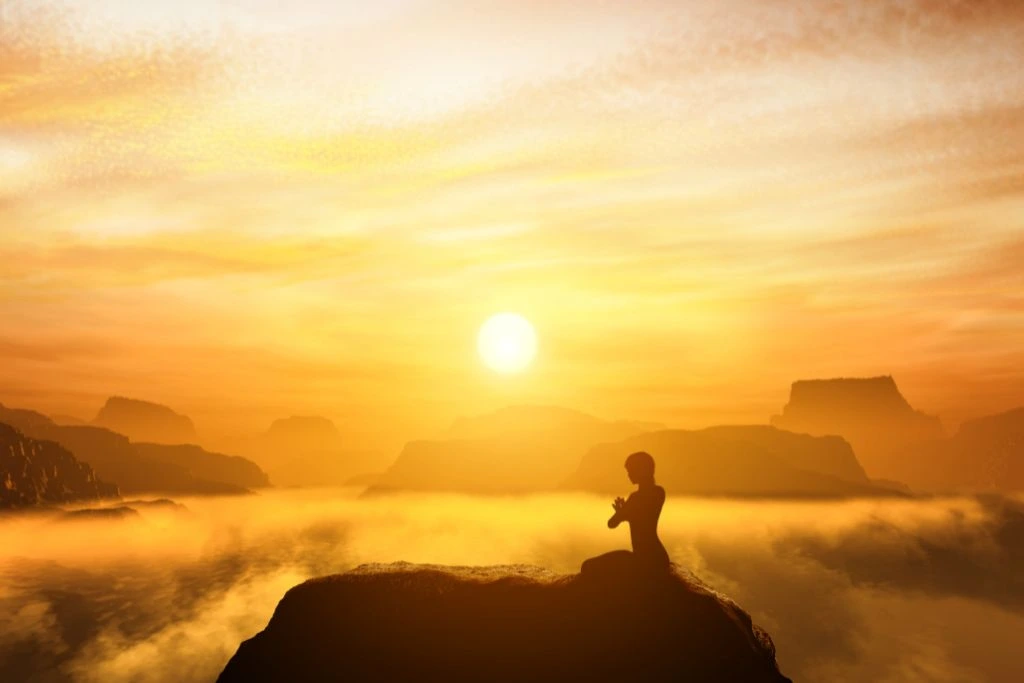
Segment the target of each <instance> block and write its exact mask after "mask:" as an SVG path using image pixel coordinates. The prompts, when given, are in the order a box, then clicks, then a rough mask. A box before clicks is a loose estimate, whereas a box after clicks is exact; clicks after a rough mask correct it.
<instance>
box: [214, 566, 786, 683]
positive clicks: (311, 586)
mask: <svg viewBox="0 0 1024 683" xmlns="http://www.w3.org/2000/svg"><path fill="white" fill-rule="evenodd" d="M218 680H219V681H221V682H222V683H232V682H234V681H253V680H261V681H324V680H336V681H446V682H448V683H458V682H460V681H466V682H469V681H473V682H476V681H491V682H505V681H508V682H509V683H511V682H512V681H516V682H520V681H535V682H537V683H544V682H547V681H551V682H555V681H557V682H559V683H562V682H564V681H632V682H646V681H652V682H653V681H658V682H661V681H694V682H704V683H717V682H719V681H721V682H726V681H728V682H729V683H734V682H737V681H745V682H750V683H757V682H764V683H782V682H784V681H788V680H789V679H787V678H786V677H785V676H783V675H782V674H781V673H780V672H779V669H778V666H777V664H776V661H775V651H774V647H773V645H772V642H771V639H770V638H769V637H768V635H767V634H766V633H765V632H764V631H762V630H761V629H759V628H757V627H756V626H754V625H753V624H752V622H751V619H750V617H749V615H747V613H746V612H744V611H743V610H741V609H740V608H739V607H738V606H737V605H736V604H735V603H733V602H732V601H730V600H729V599H728V598H725V597H723V596H722V595H720V594H718V593H716V592H714V591H713V590H711V589H709V588H708V587H707V586H705V585H703V584H702V583H700V582H699V581H698V580H697V579H695V578H694V577H692V576H689V575H687V574H685V573H683V572H680V571H675V572H673V573H671V574H664V575H661V576H659V577H639V576H636V577H628V576H625V577H616V578H614V579H613V578H611V577H603V576H601V575H593V576H592V575H570V576H560V575H555V574H552V573H550V572H546V571H544V570H541V569H538V568H531V567H519V566H517V567H477V568H468V567H463V568H457V567H436V566H417V565H409V564H397V565H385V566H380V565H370V566H364V567H360V568H358V569H356V570H354V571H352V572H349V573H347V574H340V575H337V576H330V577H325V578H322V579H315V580H312V581H307V582H306V583H303V584H301V585H299V586H297V587H295V588H293V589H292V590H290V591H288V593H287V594H286V595H285V597H284V599H282V600H281V602H280V603H279V604H278V606H277V609H276V610H275V612H274V615H273V617H272V618H271V620H270V623H269V624H268V625H267V627H266V629H264V630H263V631H262V632H261V633H259V634H257V635H256V636H255V637H253V638H252V639H250V640H247V641H245V642H244V643H242V645H241V646H240V647H239V649H238V652H237V653H236V654H235V655H234V657H232V659H231V661H230V662H229V663H228V665H227V667H226V668H225V669H224V671H223V672H222V673H221V675H220V678H219V679H218Z"/></svg>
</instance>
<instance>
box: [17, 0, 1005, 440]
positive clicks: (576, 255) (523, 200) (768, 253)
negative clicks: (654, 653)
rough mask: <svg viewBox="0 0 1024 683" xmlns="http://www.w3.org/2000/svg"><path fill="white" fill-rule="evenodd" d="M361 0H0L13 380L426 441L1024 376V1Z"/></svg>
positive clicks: (251, 420) (963, 406)
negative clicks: (549, 414) (822, 385)
mask: <svg viewBox="0 0 1024 683" xmlns="http://www.w3.org/2000/svg"><path fill="white" fill-rule="evenodd" d="M366 4H367V3H351V6H350V7H348V6H345V3H328V2H322V3H311V2H294V3H287V10H284V9H280V8H279V6H282V7H283V4H282V3H276V2H270V1H269V0H231V1H230V2H227V1H224V2H208V1H200V0H187V1H183V0H175V2H166V3H163V5H162V6H161V3H158V2H150V1H148V0H147V2H145V3H139V2H127V0H125V1H123V2H120V1H114V0H102V1H97V0H90V1H89V2H86V1H85V0H81V1H80V2H70V3H61V4H59V5H53V4H47V3H39V2H26V1H24V0H22V1H19V0H13V1H12V0H6V2H2V4H0V6H2V8H3V9H2V12H3V13H2V15H0V17H2V19H0V22H2V23H0V237H2V241H0V320H2V321H3V324H2V326H0V401H2V402H4V403H6V404H9V405H16V406H25V407H35V408H39V409H43V410H48V411H52V412H64V413H71V414H75V415H79V416H83V417H91V416H92V415H93V414H94V413H95V411H96V410H97V409H98V407H99V405H100V404H101V403H102V400H103V399H104V398H105V397H106V396H108V395H110V394H126V395H131V396H137V397H141V398H149V399H153V400H157V401H161V402H165V403H167V404H169V405H172V406H173V407H175V408H176V409H178V410H181V411H183V412H186V413H188V414H189V415H191V416H192V417H193V418H195V420H196V422H197V424H198V426H199V428H200V430H201V431H203V432H204V433H209V434H213V433H230V432H240V431H246V430H250V429H263V428H265V427H266V426H267V425H268V424H269V422H270V420H271V419H273V418H275V417H280V416H284V415H290V414H293V413H316V414H323V415H327V416H329V417H332V418H334V419H335V420H336V421H337V422H338V423H339V425H340V426H341V427H342V428H343V429H344V430H346V432H347V433H351V434H353V435H356V434H362V435H370V436H376V435H380V434H383V433H390V434H394V435H397V436H394V437H393V438H394V439H395V440H396V441H398V442H400V441H402V440H404V439H405V438H409V437H412V436H421V435H426V434H429V433H430V432H432V431H434V430H436V429H437V428H439V427H441V426H444V425H446V424H447V423H448V422H449V421H450V420H451V419H452V418H454V417H455V416H457V415H459V414H464V413H473V412H479V411H480V410H483V409H488V408H493V407H497V406H499V405H503V404H506V403H522V402H540V403H553V404H561V405H568V406H573V407H578V408H581V409H584V410H589V411H592V412H595V413H598V414H601V415H604V416H608V417H631V418H638V419H653V420H660V421H663V422H666V423H669V424H677V425H700V424H706V423H711V422H718V421H724V422H736V421H759V422H761V421H765V420H766V419H767V417H768V415H769V414H770V413H771V412H773V411H776V410H778V409H779V408H781V405H782V403H783V402H784V401H785V398H786V394H787V391H788V385H789V383H790V382H791V381H792V380H794V379H798V378H810V377H825V376H839V375H874V374H893V375H895V376H896V379H897V381H898V382H899V384H900V385H901V387H902V388H903V390H904V393H905V394H906V395H907V396H908V398H909V399H910V400H911V401H912V402H913V403H914V404H915V405H916V406H918V407H920V408H923V409H926V410H929V411H933V412H939V413H941V414H943V415H944V416H945V417H948V418H951V419H953V420H955V419H958V418H961V417H963V416H967V415H974V414H977V413H979V412H985V411H996V410H1002V409H1006V408H1010V407H1013V406H1016V405H1021V404H1024V267H1022V265H1024V70H1022V69H1021V68H1020V65H1021V64H1022V63H1024V41H1022V40H1021V39H1020V36H1021V35H1022V34H1024V3H1020V2H1015V1H1014V0H1005V1H1004V2H994V1H979V0H972V1H971V2H940V1H938V0H928V1H926V0H918V1H917V2H913V1H910V2H901V3H896V2H871V3H855V2H829V3H812V2H808V3H792V2H782V1H781V0H772V1H763V0H757V1H756V2H755V1H754V0H745V1H742V2H740V1H736V0H729V1H727V2H718V3H706V2H696V1H694V2H689V3H686V2H629V3H626V2H623V3H593V2H582V1H579V0H577V1H574V2H568V1H560V0H553V1H552V0H547V1H545V2H539V1H538V2H523V1H518V2H516V1H512V0H507V1H505V2H459V1H454V2H434V1H431V0H421V1H408V2H406V1H398V0H383V1H378V2H374V3H370V4H371V5H372V9H369V10H368V9H366V7H365V5H366ZM797 5H802V9H797V8H796V6H797ZM339 6H340V7H339ZM501 310H516V311H519V312H521V313H523V314H524V315H526V316H527V317H528V318H530V319H531V320H532V321H533V322H534V324H535V325H536V327H537V330H538V334H539V337H540V353H539V356H538V359H537V361H536V363H535V364H534V366H533V367H532V368H531V369H530V370H529V371H527V372H526V373H525V374H522V375H519V376H515V377H505V376H498V375H495V374H493V373H492V372H490V371H488V370H486V369H485V368H483V367H482V366H481V364H480V362H479V360H478V358H477V356H476V353H475V335H476V330H477V328H478V327H479V325H480V324H481V323H482V322H483V320H484V319H485V318H486V317H487V316H488V315H490V314H491V313H493V312H497V311H501ZM354 438H355V437H354ZM359 438H362V437H359Z"/></svg>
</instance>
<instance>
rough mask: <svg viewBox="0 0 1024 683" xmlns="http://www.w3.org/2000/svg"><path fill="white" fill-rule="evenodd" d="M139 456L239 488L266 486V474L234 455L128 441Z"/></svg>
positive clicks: (197, 447)
mask: <svg viewBox="0 0 1024 683" xmlns="http://www.w3.org/2000/svg"><path fill="white" fill-rule="evenodd" d="M132 447H133V448H134V449H135V452H136V453H138V454H139V455H140V456H142V457H143V458H149V459H151V460H156V461H159V462H165V463H170V464H173V465H176V466H178V467H181V468H183V469H186V470H188V471H189V472H191V473H192V474H193V475H195V476H196V477H199V478H201V479H207V480H209V481H217V482H223V483H225V484H231V485H232V486H237V487H239V488H245V489H258V488H265V487H267V486H270V477H269V476H267V473H266V472H264V471H263V470H261V469H260V467H259V465H257V464H256V463H254V462H253V461H251V460H247V459H246V458H243V457H240V456H237V455H224V454H223V453H212V452H210V451H208V450H206V449H205V448H202V447H200V446H194V445H191V444H181V445H173V446H172V445H167V444H154V443H136V444H132Z"/></svg>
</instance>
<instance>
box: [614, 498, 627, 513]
mask: <svg viewBox="0 0 1024 683" xmlns="http://www.w3.org/2000/svg"><path fill="white" fill-rule="evenodd" d="M624 507H626V500H625V499H624V498H622V497H621V496H619V497H618V498H616V499H615V502H614V503H612V508H613V509H614V510H615V511H616V512H622V508H624Z"/></svg>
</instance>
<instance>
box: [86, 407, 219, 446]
mask: <svg viewBox="0 0 1024 683" xmlns="http://www.w3.org/2000/svg"><path fill="white" fill-rule="evenodd" d="M93 424H94V425H96V426H98V427H105V428H107V429H109V430H111V431H113V432H117V433H118V434H124V435H125V436H127V437H128V438H129V439H131V440H132V441H140V442H149V443H163V444H195V443H199V437H198V435H197V434H196V428H195V426H194V425H193V424H192V420H190V419H189V418H188V417H186V416H184V415H180V414H178V413H176V412H174V411H173V410H171V409H170V408H168V407H167V406H163V405H160V404H158V403H150V402H149V401H140V400H137V399H132V398H124V397H122V396H113V397H111V398H108V399H107V402H106V403H105V404H104V405H103V407H102V408H101V409H100V412H99V414H97V415H96V418H95V419H94V420H93Z"/></svg>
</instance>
